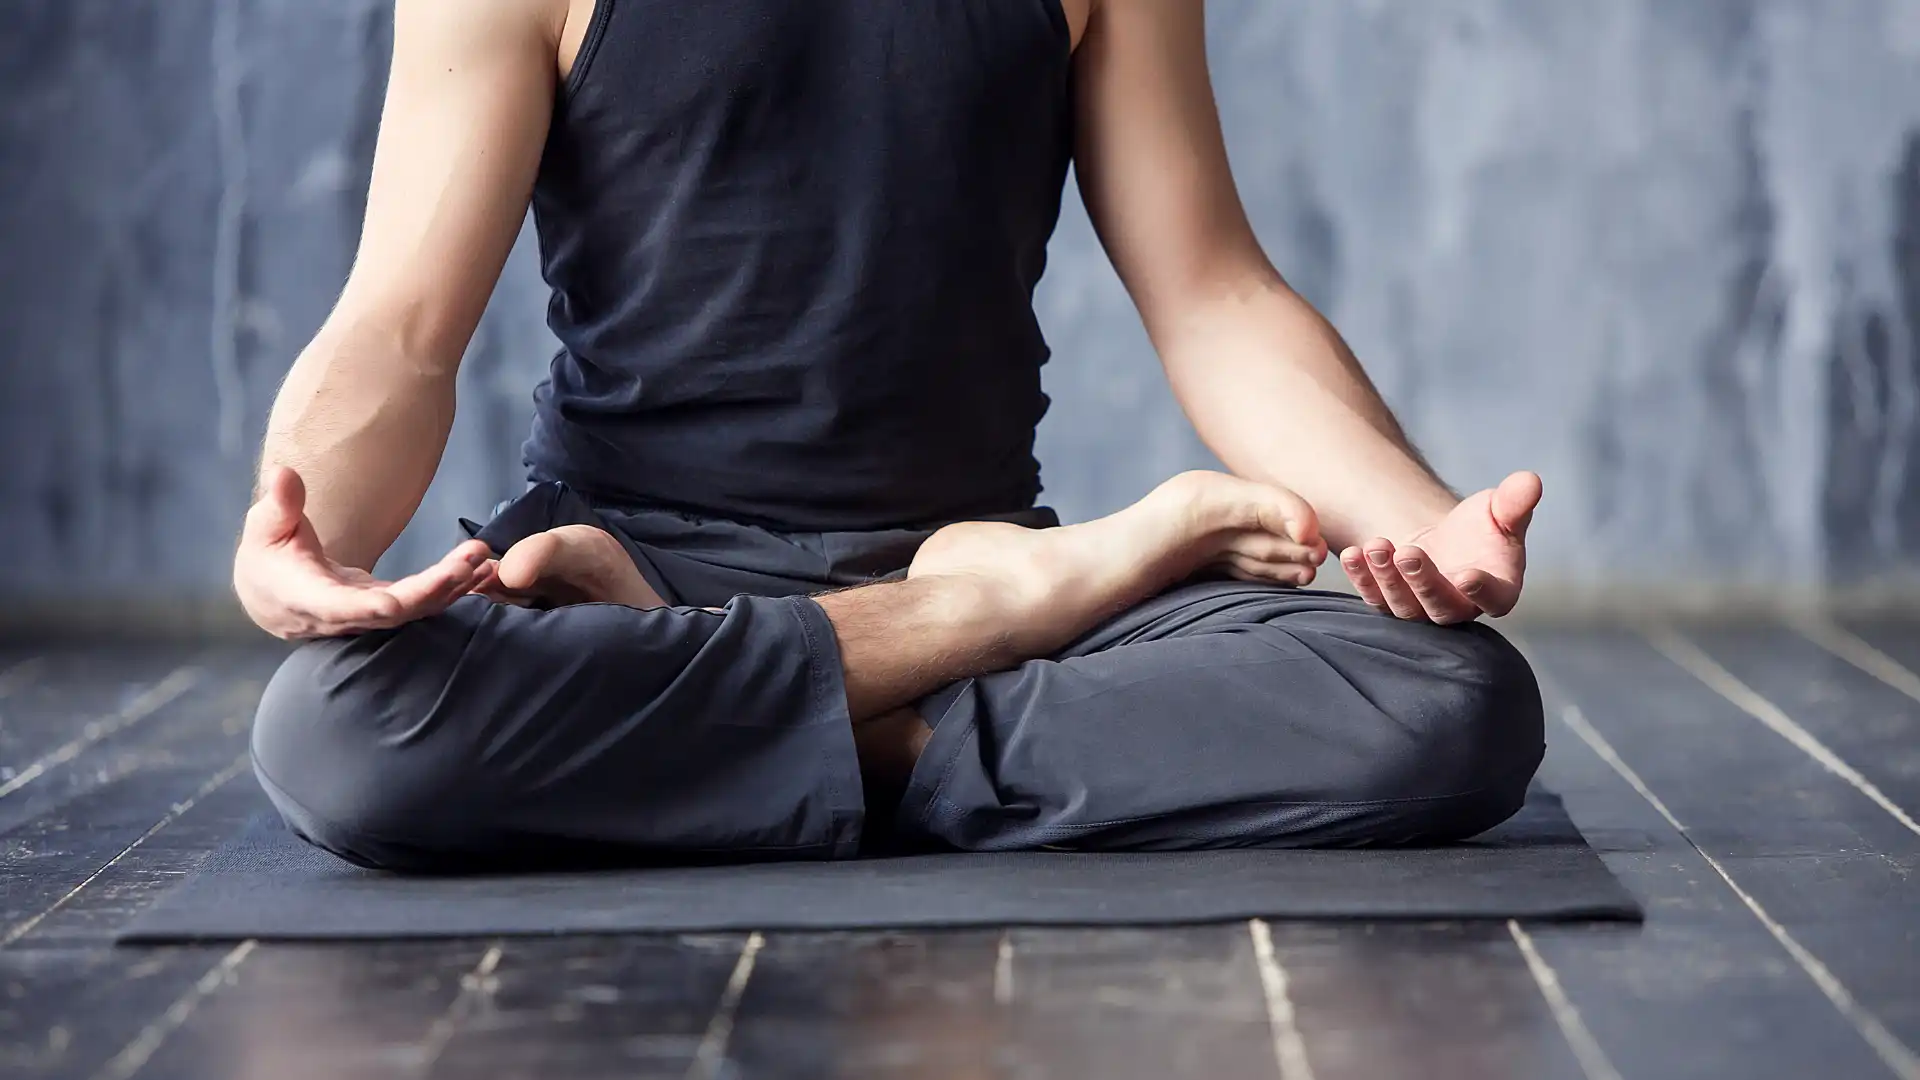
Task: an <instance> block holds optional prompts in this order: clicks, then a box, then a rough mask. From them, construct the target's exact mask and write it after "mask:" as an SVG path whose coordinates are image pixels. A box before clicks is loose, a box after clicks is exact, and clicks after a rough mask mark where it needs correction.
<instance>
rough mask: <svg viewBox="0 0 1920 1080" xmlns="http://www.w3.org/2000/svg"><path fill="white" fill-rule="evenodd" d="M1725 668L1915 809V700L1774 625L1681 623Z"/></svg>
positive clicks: (1919, 748) (1919, 793) (1918, 781)
mask: <svg viewBox="0 0 1920 1080" xmlns="http://www.w3.org/2000/svg"><path fill="white" fill-rule="evenodd" d="M1682 634H1683V636H1684V637H1685V638H1686V639H1688V640H1691V641H1692V642H1694V643H1695V644H1696V645H1698V646H1699V647H1700V648H1701V649H1702V650H1703V651H1704V652H1706V654H1707V655H1708V656H1709V657H1710V658H1712V659H1713V660H1714V661H1715V662H1716V663H1718V664H1719V665H1720V666H1721V667H1722V668H1724V669H1725V670H1726V671H1727V673H1728V674H1730V675H1732V676H1733V677H1734V678H1736V679H1738V680H1739V681H1740V682H1741V683H1742V684H1744V685H1745V686H1746V687H1748V688H1749V689H1751V690H1752V691H1753V692H1754V693H1756V694H1758V695H1759V696H1760V697H1761V698H1763V699H1765V700H1766V701H1767V702H1769V703H1771V704H1772V705H1774V706H1775V707H1777V708H1778V709H1779V710H1780V711H1781V712H1783V713H1785V714H1786V715H1787V716H1788V717H1789V718H1790V719H1791V720H1793V721H1794V722H1795V723H1796V724H1798V725H1799V726H1800V727H1802V728H1803V729H1805V730H1806V731H1807V733H1808V734H1810V735H1812V736H1814V737H1815V738H1816V739H1818V740H1819V741H1820V742H1821V743H1822V744H1823V745H1825V746H1826V747H1828V748H1829V749H1831V750H1832V751H1833V753H1834V754H1836V755H1837V756H1838V757H1839V758H1840V759H1841V760H1842V761H1844V762H1845V763H1846V765H1847V766H1849V767H1851V768H1852V769H1855V770H1857V771H1858V772H1859V773H1860V774H1861V776H1862V778H1863V779H1865V780H1866V781H1867V782H1868V783H1871V784H1872V785H1874V786H1875V787H1877V788H1879V789H1880V790H1881V791H1882V792H1884V793H1885V794H1886V796H1887V797H1888V798H1889V799H1890V800H1891V801H1892V802H1893V803H1894V804H1895V805H1896V806H1898V807H1900V808H1901V809H1902V810H1904V811H1905V812H1906V813H1907V815H1908V816H1909V817H1912V816H1914V815H1916V814H1920V701H1915V700H1914V699H1912V698H1910V697H1907V696H1906V695H1905V694H1903V693H1901V692H1900V691H1898V690H1896V689H1894V688H1893V687H1891V686H1888V685H1887V684H1886V683H1883V682H1881V681H1880V680H1878V679H1876V678H1874V677H1873V676H1871V675H1869V674H1867V673H1866V672H1864V671H1861V670H1860V669H1859V668H1857V667H1855V666H1854V665H1852V664H1850V663H1848V662H1847V661H1845V660H1843V659H1841V658H1840V657H1838V656H1835V655H1834V654H1833V653H1831V652H1828V651H1827V650H1826V649H1823V648H1821V647H1820V646H1819V645H1818V644H1816V643H1815V642H1814V641H1812V640H1810V639H1808V638H1806V637H1802V636H1800V635H1799V634H1795V633H1792V632H1791V631H1787V630H1783V629H1779V628H1757V629H1739V630H1735V629H1725V628H1717V629H1710V630H1683V631H1682Z"/></svg>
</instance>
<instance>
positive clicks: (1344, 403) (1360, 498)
mask: <svg viewBox="0 0 1920 1080" xmlns="http://www.w3.org/2000/svg"><path fill="white" fill-rule="evenodd" d="M1157 336H1159V337H1164V338H1165V344H1164V345H1163V346H1162V350H1161V351H1162V355H1163V357H1164V358H1165V361H1166V367H1167V373H1168V376H1169V378H1170V379H1171V381H1172V384H1173V388H1174V392H1175V394H1176V395H1177V396H1178V398H1179V400H1180V403H1181V406H1182V408H1183V409H1184V410H1185V411H1186V413H1187V415H1188V417H1190V418H1191V419H1192V421H1193V423H1194V427H1195V428H1196V429H1197V430H1198V431H1199V433H1200V437H1201V438H1202V439H1203V440H1204V441H1205V442H1206V444H1207V446H1208V447H1209V448H1210V449H1212V450H1213V452H1214V453H1215V454H1217V455H1219V457H1220V460H1221V461H1222V462H1224V463H1225V464H1226V466H1227V467H1228V468H1229V469H1232V470H1233V471H1234V472H1235V473H1238V474H1240V475H1242V476H1245V477H1247V478H1249V479H1254V480H1260V481H1264V482H1268V483H1274V484H1280V485H1283V486H1285V487H1289V488H1291V489H1293V490H1294V491H1296V492H1298V493H1299V494H1300V495H1301V496H1303V497H1304V498H1305V499H1306V500H1307V501H1308V502H1310V503H1312V504H1313V506H1314V509H1315V510H1316V511H1317V512H1318V513H1319V516H1320V524H1321V528H1322V531H1323V532H1324V533H1325V535H1326V537H1327V540H1328V544H1329V546H1331V547H1333V548H1335V549H1338V548H1341V547H1345V546H1347V545H1349V544H1353V543H1358V542H1361V541H1363V540H1365V539H1368V538H1370V537H1374V536H1387V537H1403V536H1406V535H1408V534H1409V533H1411V532H1413V531H1414V530H1416V529H1419V528H1422V527H1424V526H1427V525H1431V524H1432V523H1433V522H1434V521H1436V520H1438V519H1439V518H1440V517H1441V516H1442V515H1444V514H1445V513H1446V512H1447V511H1448V510H1449V509H1450V508H1451V507H1452V506H1453V505H1454V504H1455V503H1456V502H1457V501H1458V499H1457V498H1456V496H1454V494H1453V493H1452V492H1450V491H1449V490H1448V489H1447V487H1446V485H1445V484H1443V483H1441V481H1440V480H1439V479H1438V478H1437V477H1436V476H1435V475H1434V474H1433V472H1432V471H1431V470H1430V469H1429V468H1428V467H1427V465H1426V463H1425V462H1424V461H1422V460H1421V458H1420V456H1419V454H1418V452H1416V451H1415V450H1414V448H1413V446H1412V444H1411V443H1410V442H1409V441H1408V440H1407V437H1406V435H1405V433H1404V432H1403V431H1402V430H1401V428H1400V425H1399V424H1398V423H1397V422H1396V421H1395V420H1394V418H1393V414H1392V413H1391V412H1390V411H1389V410H1388V408H1387V406H1386V403H1385V402H1384V401H1382V400H1381V398H1380V395H1379V393H1378V392H1377V391H1376V390H1375V389H1374V387H1373V384H1372V383H1371V381H1369V380H1368V378H1367V376H1366V373H1365V372H1364V371H1363V370H1362V369H1361V367H1360V364H1359V362H1358V361H1357V360H1356V359H1355V358H1354V355H1353V353H1352V351H1351V350H1350V349H1349V348H1348V347H1347V345H1346V342H1344V341H1343V340H1341V338H1340V335H1339V333H1338V332H1337V331H1335V330H1334V328H1333V326H1332V325H1331V324H1329V323H1328V322H1327V320H1326V319H1324V318H1322V317H1321V316H1320V314H1319V313H1318V312H1316V311H1314V309H1313V307H1312V306H1311V305H1310V304H1308V303H1307V302H1306V301H1305V300H1304V299H1302V298H1301V297H1299V296H1298V295H1297V294H1295V293H1294V292H1293V291H1292V290H1291V289H1288V288H1287V287H1286V286H1285V285H1284V284H1282V283H1281V282H1280V281H1279V280H1278V278H1277V277H1276V278H1275V279H1273V281H1272V282H1271V283H1263V284H1262V285H1259V286H1255V287H1252V288H1248V289H1244V290H1239V291H1236V292H1234V293H1232V294H1227V295H1221V296H1219V297H1218V298H1215V299H1212V300H1210V301H1208V302H1206V303H1203V304H1196V305H1193V306H1192V307H1191V309H1190V310H1188V311H1186V312H1185V313H1184V314H1183V317H1182V319H1181V323H1180V325H1178V326H1175V327H1171V328H1168V329H1167V330H1166V331H1164V332H1163V333H1162V334H1161V335H1157Z"/></svg>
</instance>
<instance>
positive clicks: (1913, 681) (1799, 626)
mask: <svg viewBox="0 0 1920 1080" xmlns="http://www.w3.org/2000/svg"><path fill="white" fill-rule="evenodd" d="M1793 629H1794V631H1795V632H1796V633H1798V634H1799V635H1800V636H1801V637H1804V638H1806V639H1807V640H1809V641H1811V642H1813V643H1814V644H1815V645H1818V646H1820V647H1821V648H1823V649H1825V650H1827V651H1828V652H1830V653H1832V654H1833V655H1835V656H1837V657H1839V658H1840V659H1842V660H1845V661H1846V662H1847V663H1849V664H1852V665H1853V666H1854V667H1857V668H1859V669H1860V670H1861V671H1864V672H1866V673H1867V674H1869V675H1871V676H1873V677H1874V678H1876V679H1879V680H1880V681H1881V682H1883V683H1886V684H1887V685H1888V686H1891V687H1893V688H1894V689H1895V690H1898V691H1900V692H1901V693H1903V694H1905V695H1907V696H1908V697H1910V698H1912V699H1913V700H1915V701H1920V675H1916V674H1914V673H1913V672H1912V671H1910V670H1908V669H1907V666H1906V665H1905V664H1902V663H1901V662H1900V661H1898V660H1895V659H1894V658H1893V657H1891V656H1888V655H1887V654H1886V653H1884V652H1882V651H1880V649H1879V648H1877V647H1876V646H1875V645H1874V644H1873V643H1872V642H1870V641H1868V640H1867V639H1866V638H1863V637H1861V636H1860V635H1858V634H1856V633H1854V632H1853V631H1851V630H1848V629H1847V628H1845V627H1843V626H1841V625H1840V624H1838V623H1835V622H1832V621H1829V620H1826V619H1797V620H1795V621H1794V623H1793Z"/></svg>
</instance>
